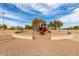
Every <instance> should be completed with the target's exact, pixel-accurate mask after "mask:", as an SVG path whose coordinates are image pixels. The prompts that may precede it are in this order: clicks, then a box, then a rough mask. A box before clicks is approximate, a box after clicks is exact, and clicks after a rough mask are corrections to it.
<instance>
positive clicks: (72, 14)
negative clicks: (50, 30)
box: [0, 3, 79, 27]
mask: <svg viewBox="0 0 79 59" xmlns="http://www.w3.org/2000/svg"><path fill="white" fill-rule="evenodd" d="M2 12H5V15H4V20H5V24H7V25H8V26H18V25H20V26H24V25H25V24H29V25H31V22H32V20H33V19H34V18H40V19H43V20H45V21H46V23H49V22H50V21H54V20H60V21H62V22H64V26H63V27H68V26H69V24H68V23H69V19H70V21H71V26H73V25H79V3H0V23H1V24H2V18H3V15H2Z"/></svg>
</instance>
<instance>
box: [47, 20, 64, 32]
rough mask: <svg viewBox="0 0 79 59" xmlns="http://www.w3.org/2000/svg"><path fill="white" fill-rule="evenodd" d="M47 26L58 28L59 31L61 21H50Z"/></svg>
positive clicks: (61, 24)
mask: <svg viewBox="0 0 79 59" xmlns="http://www.w3.org/2000/svg"><path fill="white" fill-rule="evenodd" d="M48 26H49V27H54V29H55V30H57V29H59V31H60V28H61V26H63V22H61V21H54V22H50V23H49V24H48Z"/></svg>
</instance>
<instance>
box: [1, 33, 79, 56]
mask: <svg viewBox="0 0 79 59" xmlns="http://www.w3.org/2000/svg"><path fill="white" fill-rule="evenodd" d="M56 33H57V34H58V32H53V33H52V34H53V35H55V34H56ZM34 35H35V37H36V39H34V40H23V39H16V38H14V37H12V36H11V35H10V34H9V35H0V55H1V56H79V41H74V40H67V39H66V40H49V39H48V35H49V34H46V35H43V36H42V35H39V34H34Z"/></svg>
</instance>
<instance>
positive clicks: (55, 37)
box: [50, 35, 74, 40]
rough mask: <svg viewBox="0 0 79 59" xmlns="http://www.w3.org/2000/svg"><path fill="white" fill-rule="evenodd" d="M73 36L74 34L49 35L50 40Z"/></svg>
mask: <svg viewBox="0 0 79 59" xmlns="http://www.w3.org/2000/svg"><path fill="white" fill-rule="evenodd" d="M71 38H74V35H60V36H53V35H51V36H50V40H63V39H71Z"/></svg>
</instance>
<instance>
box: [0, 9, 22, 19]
mask: <svg viewBox="0 0 79 59" xmlns="http://www.w3.org/2000/svg"><path fill="white" fill-rule="evenodd" d="M2 12H5V15H4V16H5V17H8V18H12V19H16V20H19V19H20V18H21V17H20V15H17V14H15V13H11V12H9V11H5V10H4V9H0V16H3V15H2Z"/></svg>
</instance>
